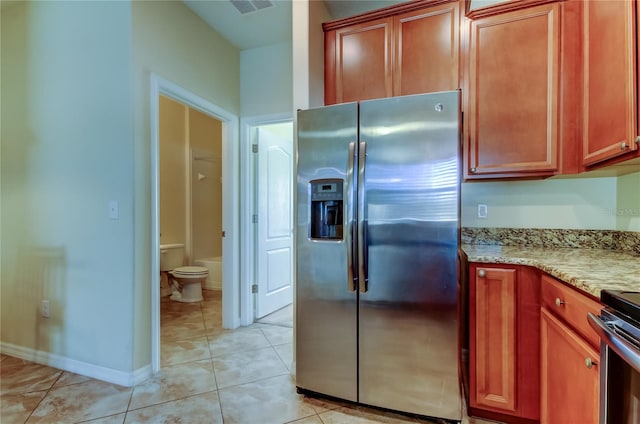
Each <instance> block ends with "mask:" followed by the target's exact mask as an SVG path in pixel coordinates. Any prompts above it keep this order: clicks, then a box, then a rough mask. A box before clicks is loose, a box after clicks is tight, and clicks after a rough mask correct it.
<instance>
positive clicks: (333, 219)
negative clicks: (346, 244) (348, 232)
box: [309, 179, 343, 240]
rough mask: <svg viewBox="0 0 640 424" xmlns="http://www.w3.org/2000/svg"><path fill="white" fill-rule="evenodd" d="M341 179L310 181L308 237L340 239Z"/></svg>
mask: <svg viewBox="0 0 640 424" xmlns="http://www.w3.org/2000/svg"><path fill="white" fill-rule="evenodd" d="M342 183H343V180H339V179H336V180H333V179H332V180H326V179H325V180H315V181H311V182H310V185H311V222H310V234H309V236H310V238H311V239H316V240H317V239H320V240H342V216H343V215H342V211H343V201H342Z"/></svg>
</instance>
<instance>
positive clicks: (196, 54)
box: [0, 1, 240, 384]
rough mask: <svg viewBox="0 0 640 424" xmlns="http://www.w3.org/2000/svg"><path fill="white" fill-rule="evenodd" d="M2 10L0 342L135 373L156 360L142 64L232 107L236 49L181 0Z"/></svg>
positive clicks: (83, 367) (81, 368)
mask: <svg viewBox="0 0 640 424" xmlns="http://www.w3.org/2000/svg"><path fill="white" fill-rule="evenodd" d="M1 13H2V16H1V19H2V22H1V24H2V26H1V31H2V33H1V35H2V37H1V42H2V46H1V47H2V49H1V50H2V51H1V55H2V77H1V88H2V96H1V101H2V115H1V118H2V124H3V125H2V133H1V135H2V138H1V149H2V150H1V151H2V154H1V161H2V163H1V165H2V166H1V170H0V172H1V184H2V205H1V207H2V214H1V226H0V228H1V233H2V249H1V265H2V269H1V270H0V276H1V280H0V290H1V302H2V304H1V306H2V308H1V311H0V313H1V321H2V322H1V326H2V327H1V330H2V333H1V342H2V351H3V352H8V350H12V351H13V352H14V353H15V352H18V351H19V352H18V353H22V354H24V356H26V355H27V354H33V355H35V354H39V358H40V359H43V358H44V359H45V360H53V361H54V362H55V364H54V365H55V366H58V367H60V368H64V369H70V370H76V371H78V372H81V373H88V374H90V375H93V376H96V377H98V378H104V379H111V380H112V381H115V380H117V381H118V382H120V383H121V384H126V383H129V382H131V379H132V378H135V376H136V375H139V374H137V373H142V374H144V372H145V371H144V370H145V369H148V368H147V366H148V365H149V364H150V362H151V335H150V327H151V319H150V315H151V296H150V293H151V286H150V281H151V274H150V272H151V270H150V264H151V259H150V258H151V249H152V247H151V245H150V239H151V238H150V237H151V236H150V231H151V228H150V222H151V205H150V199H151V183H150V135H149V134H150V132H149V86H150V74H151V72H155V73H157V74H158V75H160V76H161V77H164V78H165V79H168V80H170V81H172V82H174V83H176V84H178V85H180V86H182V87H183V88H185V89H187V90H189V91H191V92H193V93H195V94H197V95H198V96H200V97H202V98H204V99H206V100H208V101H210V102H212V103H214V104H216V105H218V106H220V107H221V108H224V109H225V110H227V111H229V112H230V113H234V114H237V113H239V109H240V94H239V91H240V90H239V74H240V60H239V52H238V51H237V49H235V48H234V47H233V46H231V45H230V44H229V43H228V42H227V41H226V40H224V39H223V38H222V37H221V36H220V35H219V34H217V33H216V32H214V31H213V30H212V29H211V28H210V27H208V26H207V25H206V24H205V23H204V22H202V20H201V19H200V18H198V17H197V16H196V15H194V14H193V13H192V12H191V11H190V10H189V9H188V8H186V6H184V5H183V4H182V3H181V2H177V1H175V2H163V1H158V2H154V1H145V2H129V1H121V2H17V4H14V5H7V4H6V3H5V2H3V7H2V9H1ZM110 200H116V201H118V203H119V219H117V220H111V219H109V217H108V203H109V201H110ZM43 298H48V299H50V301H51V315H52V316H51V318H49V319H44V318H41V317H39V313H38V306H39V304H40V301H41V299H43ZM56 361H57V362H56ZM74 367H75V368H74ZM87 367H88V368H89V369H87ZM101 373H102V374H101Z"/></svg>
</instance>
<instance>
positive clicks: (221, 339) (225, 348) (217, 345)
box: [208, 329, 270, 358]
mask: <svg viewBox="0 0 640 424" xmlns="http://www.w3.org/2000/svg"><path fill="white" fill-rule="evenodd" d="M208 336H209V350H210V351H211V356H212V357H214V358H215V357H219V356H224V355H229V354H232V353H238V352H245V351H248V350H254V349H259V348H262V347H267V346H270V344H269V340H267V338H266V337H265V336H264V334H263V333H262V331H260V330H259V329H240V330H235V331H221V332H213V333H209V335H208Z"/></svg>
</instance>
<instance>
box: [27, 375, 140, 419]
mask: <svg viewBox="0 0 640 424" xmlns="http://www.w3.org/2000/svg"><path fill="white" fill-rule="evenodd" d="M132 391H133V389H132V388H130V387H122V386H117V385H115V384H110V383H105V382H103V381H97V380H91V381H86V382H84V383H78V384H72V385H70V386H63V387H57V388H53V389H51V390H50V391H49V393H48V394H47V395H46V396H45V398H44V399H43V400H42V402H40V405H38V407H37V408H36V410H35V411H34V412H33V414H32V415H31V417H30V418H29V420H28V421H27V423H29V424H32V423H46V424H52V423H62V424H68V423H74V422H79V421H86V420H91V419H95V418H100V417H105V416H108V415H113V414H118V413H121V412H125V411H126V410H127V404H128V403H129V399H130V398H131V392H132Z"/></svg>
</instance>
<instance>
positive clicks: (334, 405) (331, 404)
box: [304, 395, 351, 414]
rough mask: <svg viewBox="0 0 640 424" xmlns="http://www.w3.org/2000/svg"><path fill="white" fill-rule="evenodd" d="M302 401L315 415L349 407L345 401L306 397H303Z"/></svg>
mask: <svg viewBox="0 0 640 424" xmlns="http://www.w3.org/2000/svg"><path fill="white" fill-rule="evenodd" d="M304 401H305V402H306V403H308V404H309V405H311V406H312V407H313V409H314V410H315V411H316V413H317V414H321V413H323V412H327V411H330V410H332V409H338V408H342V407H348V406H350V405H351V404H350V403H349V402H347V401H342V400H337V399H328V398H324V397H311V396H306V395H305V396H304Z"/></svg>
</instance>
